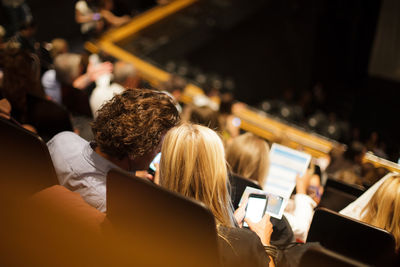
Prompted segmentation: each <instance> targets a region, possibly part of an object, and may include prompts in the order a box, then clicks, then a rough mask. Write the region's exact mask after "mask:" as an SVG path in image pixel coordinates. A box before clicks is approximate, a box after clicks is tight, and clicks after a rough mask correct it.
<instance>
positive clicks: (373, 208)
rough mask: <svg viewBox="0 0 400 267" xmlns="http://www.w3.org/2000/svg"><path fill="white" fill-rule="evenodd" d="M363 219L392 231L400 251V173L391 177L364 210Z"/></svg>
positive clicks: (397, 248)
mask: <svg viewBox="0 0 400 267" xmlns="http://www.w3.org/2000/svg"><path fill="white" fill-rule="evenodd" d="M363 214H364V215H363V217H362V219H361V220H362V221H363V222H366V223H369V224H372V225H374V226H376V227H379V228H383V229H385V230H387V231H389V232H391V233H392V234H393V236H394V238H395V240H396V250H397V251H398V252H400V175H393V176H392V177H389V178H388V179H387V180H386V181H385V182H384V183H383V184H382V185H381V186H380V187H379V189H378V190H377V191H376V193H375V194H374V195H373V196H372V198H371V200H370V201H369V202H368V204H367V206H366V207H365V208H364V210H363Z"/></svg>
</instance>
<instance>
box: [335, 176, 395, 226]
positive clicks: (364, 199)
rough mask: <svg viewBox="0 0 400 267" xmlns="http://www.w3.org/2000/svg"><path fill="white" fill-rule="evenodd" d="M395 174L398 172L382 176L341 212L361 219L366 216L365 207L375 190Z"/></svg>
mask: <svg viewBox="0 0 400 267" xmlns="http://www.w3.org/2000/svg"><path fill="white" fill-rule="evenodd" d="M395 175H396V173H388V174H387V175H385V176H384V177H382V178H381V179H380V180H379V181H378V182H376V183H375V184H374V185H373V186H371V187H370V188H368V190H367V191H365V192H364V193H363V194H362V195H361V196H360V197H358V198H357V199H356V200H354V201H353V202H352V203H350V204H349V205H348V206H347V207H345V208H344V209H342V210H341V211H340V212H339V213H341V214H343V215H346V216H349V217H351V218H353V219H356V220H361V218H362V217H363V216H364V214H363V212H365V207H366V206H367V205H368V203H369V202H370V200H371V198H372V196H373V195H374V194H375V192H376V191H377V190H378V189H379V188H380V186H381V185H382V184H383V183H384V182H385V181H386V180H387V179H389V178H390V177H392V176H395Z"/></svg>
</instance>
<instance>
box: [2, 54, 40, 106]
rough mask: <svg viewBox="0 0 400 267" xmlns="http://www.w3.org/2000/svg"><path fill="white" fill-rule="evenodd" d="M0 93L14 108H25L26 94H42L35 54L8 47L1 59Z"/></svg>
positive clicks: (38, 66) (38, 64)
mask: <svg viewBox="0 0 400 267" xmlns="http://www.w3.org/2000/svg"><path fill="white" fill-rule="evenodd" d="M2 65H3V66H2V68H3V73H4V77H3V88H2V94H3V96H4V97H5V98H7V99H8V100H9V101H10V103H11V106H12V107H14V108H15V109H17V108H18V109H20V110H23V109H24V108H25V104H26V103H25V102H26V94H27V93H32V94H35V95H38V96H42V95H43V92H42V91H43V90H42V88H41V86H40V63H39V59H38V57H37V56H36V55H34V54H31V53H29V52H27V51H22V50H19V49H8V50H7V51H6V52H5V54H4V57H3V60H2Z"/></svg>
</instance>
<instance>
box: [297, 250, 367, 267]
mask: <svg viewBox="0 0 400 267" xmlns="http://www.w3.org/2000/svg"><path fill="white" fill-rule="evenodd" d="M320 266H324V267H367V266H369V265H366V264H364V263H361V262H359V261H356V260H354V259H351V258H348V257H345V256H343V255H341V254H338V253H335V252H333V251H330V250H328V249H324V248H322V247H312V248H309V249H308V250H307V251H306V252H304V254H303V256H302V257H301V260H300V264H299V267H320Z"/></svg>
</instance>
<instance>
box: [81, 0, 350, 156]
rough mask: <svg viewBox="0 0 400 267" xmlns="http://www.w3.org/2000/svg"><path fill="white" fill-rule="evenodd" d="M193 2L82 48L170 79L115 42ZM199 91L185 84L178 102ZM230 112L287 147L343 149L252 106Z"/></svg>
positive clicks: (152, 77)
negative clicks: (103, 53) (100, 52)
mask: <svg viewBox="0 0 400 267" xmlns="http://www.w3.org/2000/svg"><path fill="white" fill-rule="evenodd" d="M195 2H196V0H176V1H173V2H171V3H170V4H168V5H165V6H158V7H155V8H153V9H151V10H149V11H147V12H145V13H143V14H141V15H139V16H136V17H134V18H133V19H132V21H131V22H129V23H128V24H126V25H124V26H122V27H120V28H118V29H114V30H111V31H109V32H107V33H105V34H104V35H103V36H102V37H101V38H100V39H99V40H98V41H97V42H95V43H90V42H88V43H86V44H85V48H86V49H87V50H89V51H90V52H93V53H98V52H99V51H103V52H105V53H107V54H109V55H111V56H113V57H115V58H117V59H119V60H123V61H126V62H130V63H132V64H133V65H134V66H135V67H136V69H137V70H138V71H139V73H140V74H141V76H142V77H143V78H144V79H145V80H147V81H149V82H150V83H151V84H152V85H154V86H157V85H159V84H160V83H161V82H165V81H167V80H168V79H169V78H170V74H169V73H168V72H166V71H164V70H162V69H160V68H158V67H156V66H154V65H153V64H150V63H148V62H146V61H144V60H142V59H140V58H139V57H137V56H135V55H133V54H131V53H129V52H127V51H126V50H124V49H122V48H121V47H119V46H117V45H116V44H115V43H116V42H118V41H121V40H123V39H124V38H128V37H129V38H132V36H134V35H135V34H137V33H138V32H139V31H140V30H142V29H144V28H146V27H148V26H150V25H152V24H154V23H156V22H158V21H160V20H162V19H164V18H166V17H167V16H169V15H171V14H173V13H175V12H178V11H180V10H182V9H184V8H185V7H188V6H190V5H192V4H193V3H195ZM199 94H204V93H203V90H202V89H201V88H199V87H197V86H195V85H193V84H189V85H187V87H186V88H185V91H184V94H183V97H182V99H181V101H182V102H184V103H190V102H192V99H193V97H194V96H196V95H199ZM233 112H234V115H235V116H237V117H238V118H240V119H241V128H242V129H243V130H245V131H250V132H253V133H255V134H257V135H259V136H261V137H263V138H265V139H267V140H269V141H271V142H279V143H284V144H285V145H287V146H290V147H293V148H296V149H301V150H305V151H306V152H308V153H310V154H311V155H312V156H313V157H326V156H327V155H328V154H329V152H330V151H331V150H332V149H337V150H340V151H344V150H345V145H343V144H340V143H338V142H336V141H333V140H330V139H327V138H325V137H322V136H320V135H317V134H314V133H309V132H307V131H305V130H302V129H299V128H297V127H294V126H291V125H289V124H287V123H284V122H282V121H279V120H276V119H274V118H273V117H271V116H269V115H268V114H266V113H263V112H261V111H258V110H255V109H253V108H249V107H244V108H241V109H237V110H234V111H233Z"/></svg>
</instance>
